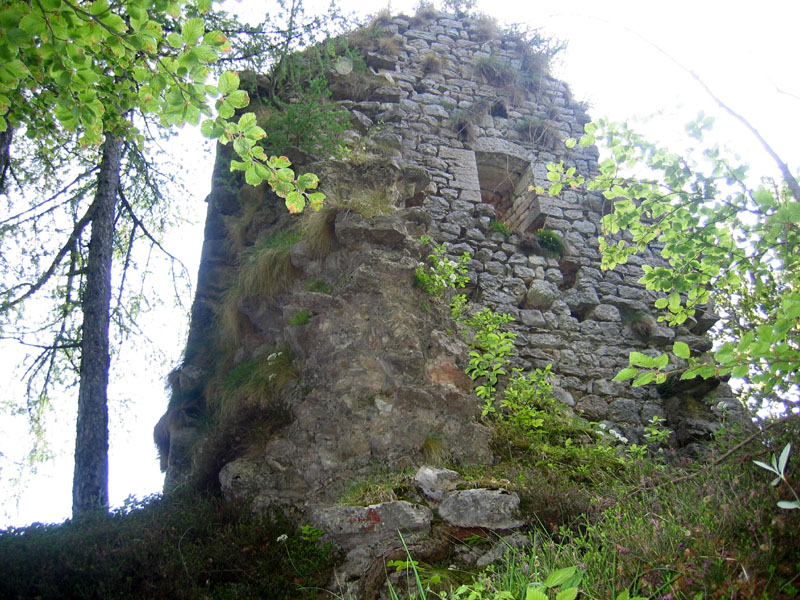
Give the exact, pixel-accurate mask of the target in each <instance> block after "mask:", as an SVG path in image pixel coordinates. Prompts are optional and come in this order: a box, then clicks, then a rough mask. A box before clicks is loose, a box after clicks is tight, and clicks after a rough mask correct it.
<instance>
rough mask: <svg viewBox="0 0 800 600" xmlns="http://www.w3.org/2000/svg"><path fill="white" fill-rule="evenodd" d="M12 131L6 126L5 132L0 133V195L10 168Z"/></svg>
mask: <svg viewBox="0 0 800 600" xmlns="http://www.w3.org/2000/svg"><path fill="white" fill-rule="evenodd" d="M13 138H14V130H13V129H12V128H11V125H8V127H7V128H6V130H5V131H0V193H2V192H5V190H6V177H7V176H8V169H9V167H10V166H11V140H12V139H13Z"/></svg>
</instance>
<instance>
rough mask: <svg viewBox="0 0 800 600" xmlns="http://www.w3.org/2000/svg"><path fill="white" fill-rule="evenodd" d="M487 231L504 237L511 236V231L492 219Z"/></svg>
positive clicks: (500, 222) (506, 226) (503, 224)
mask: <svg viewBox="0 0 800 600" xmlns="http://www.w3.org/2000/svg"><path fill="white" fill-rule="evenodd" d="M489 229H491V230H492V231H496V232H497V233H502V234H503V235H504V236H505V237H508V236H510V235H511V230H510V229H509V228H508V225H506V224H505V223H503V222H502V221H495V220H494V219H492V221H491V222H490V223H489Z"/></svg>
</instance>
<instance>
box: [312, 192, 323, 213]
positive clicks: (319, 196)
mask: <svg viewBox="0 0 800 600" xmlns="http://www.w3.org/2000/svg"><path fill="white" fill-rule="evenodd" d="M324 200H325V194H323V193H322V192H314V193H313V194H309V195H308V202H309V204H311V208H313V209H314V210H319V209H321V208H322V203H323V202H324Z"/></svg>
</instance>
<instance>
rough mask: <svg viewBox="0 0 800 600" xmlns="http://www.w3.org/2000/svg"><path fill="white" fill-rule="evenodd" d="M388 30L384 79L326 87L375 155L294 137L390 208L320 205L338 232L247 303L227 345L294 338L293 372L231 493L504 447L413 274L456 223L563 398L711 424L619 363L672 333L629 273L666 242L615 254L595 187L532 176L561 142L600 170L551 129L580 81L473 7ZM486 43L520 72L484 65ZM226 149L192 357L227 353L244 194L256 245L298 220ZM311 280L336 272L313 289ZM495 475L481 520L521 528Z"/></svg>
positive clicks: (225, 470) (595, 416)
mask: <svg viewBox="0 0 800 600" xmlns="http://www.w3.org/2000/svg"><path fill="white" fill-rule="evenodd" d="M383 31H385V32H387V33H388V34H394V35H395V40H396V41H397V42H398V46H399V50H398V52H397V54H396V55H394V56H383V55H378V54H372V53H368V54H367V56H366V62H367V64H368V65H371V66H372V67H373V69H374V70H375V71H377V72H378V73H379V74H380V75H381V76H382V77H383V78H384V79H385V84H382V85H380V86H378V87H373V88H372V91H371V92H370V93H369V95H368V97H358V96H357V95H355V94H354V93H351V92H352V88H353V86H348V85H347V83H348V80H347V77H348V75H333V76H332V77H333V80H334V81H333V85H332V89H333V90H334V95H335V97H336V98H337V100H338V101H339V103H340V105H341V106H342V107H343V108H345V109H347V110H348V111H349V112H350V114H351V116H352V124H353V130H352V131H351V132H350V133H349V135H350V137H351V138H352V139H361V140H363V141H364V147H365V148H366V151H365V152H366V155H365V156H363V157H360V158H359V160H358V161H355V160H353V161H350V162H346V161H345V162H343V161H334V160H329V161H316V162H314V161H313V160H312V159H310V158H308V157H302V156H293V155H292V153H291V152H290V151H288V150H287V153H288V154H290V157H291V158H292V159H293V160H294V163H295V165H294V166H295V167H296V168H297V169H298V171H312V172H314V173H317V174H318V175H319V176H320V179H321V181H322V182H323V189H324V191H326V193H327V194H328V195H329V197H330V198H331V199H333V198H340V199H342V198H349V197H351V196H354V195H358V194H359V193H362V194H363V192H364V191H365V190H366V191H367V192H369V193H370V194H379V195H381V197H382V198H383V199H384V200H386V201H387V202H388V205H389V207H390V208H389V210H382V211H378V214H376V215H367V216H364V215H363V214H359V212H358V211H356V210H348V209H344V208H340V209H339V210H338V211H337V210H331V211H330V212H328V213H326V215H327V216H326V219H327V220H326V221H325V228H327V229H326V231H325V232H323V233H325V235H327V236H328V238H326V239H327V246H326V248H325V251H324V252H323V251H320V249H319V247H318V246H314V245H313V244H312V242H311V241H310V240H308V239H305V240H302V241H300V242H298V243H296V244H295V245H294V246H292V248H291V249H290V251H289V254H288V256H289V260H290V261H291V267H290V270H291V273H292V278H291V281H289V282H288V283H287V284H286V285H285V286H284V287H282V288H281V289H276V290H275V292H274V293H272V292H270V293H269V294H267V295H264V296H259V295H256V296H250V297H245V298H242V299H241V300H240V301H239V302H238V304H237V306H236V308H237V318H238V320H239V322H240V323H241V324H242V328H243V331H244V333H243V335H242V337H241V339H240V340H238V341H237V347H236V348H235V358H234V363H236V364H241V363H242V362H243V361H246V360H247V359H250V358H253V357H255V356H258V355H259V354H261V353H264V352H265V351H272V349H275V348H278V347H280V346H282V345H286V346H288V347H289V348H291V351H292V352H293V353H294V355H295V356H296V359H295V367H296V368H297V370H298V371H299V373H300V376H299V377H300V384H299V386H296V387H295V391H294V393H292V394H286V395H285V397H284V398H283V401H284V402H285V404H286V407H285V408H286V411H287V413H288V415H289V418H288V420H287V423H286V424H285V425H281V426H280V427H278V428H277V430H276V431H271V432H270V434H269V435H268V436H265V437H266V439H262V440H260V441H258V442H257V443H254V444H252V445H251V446H250V447H248V448H246V449H244V450H242V451H241V452H238V456H236V457H233V458H232V459H231V460H227V461H226V464H224V466H223V467H222V468H221V471H220V473H219V481H220V483H221V486H222V489H223V491H224V492H225V494H227V495H228V496H231V497H241V498H248V499H251V500H252V501H253V506H254V507H260V508H264V507H266V506H270V505H273V504H275V503H289V504H292V505H295V506H300V505H311V504H314V505H316V504H319V503H323V504H324V503H330V502H331V501H333V500H335V499H336V498H337V497H338V495H339V494H340V493H341V491H342V490H343V488H344V487H345V485H346V484H347V483H348V482H352V481H356V480H359V479H363V478H364V477H366V476H367V475H368V474H370V473H372V472H374V471H375V470H376V469H379V468H392V469H400V468H405V467H410V466H415V465H419V464H422V463H423V462H424V457H425V456H426V455H427V454H429V453H431V452H436V453H437V454H439V455H440V456H446V457H448V458H450V459H451V460H452V461H453V462H455V463H458V462H462V463H479V464H480V463H491V461H492V460H493V458H492V453H491V451H490V447H489V440H490V431H489V430H488V429H487V427H485V426H484V425H483V424H481V423H480V421H479V414H480V412H479V401H478V399H477V398H476V397H474V396H473V395H472V393H471V382H470V380H469V378H468V377H467V376H466V375H464V371H463V369H464V367H465V366H466V365H465V361H466V358H467V350H468V348H467V346H466V345H465V344H464V343H463V342H461V341H459V340H458V339H456V338H455V337H454V336H453V335H451V334H450V333H449V332H448V329H452V328H454V324H453V322H452V321H450V320H449V314H448V312H447V311H446V310H445V309H444V307H442V306H439V305H438V304H437V303H436V302H434V301H432V300H431V299H430V298H429V297H427V296H426V295H425V294H424V293H423V292H422V291H421V290H419V289H417V288H415V287H414V285H413V282H414V271H415V269H416V268H417V266H418V265H419V264H420V261H422V260H424V258H425V256H426V255H427V254H428V252H429V249H426V248H424V247H422V246H421V245H420V243H419V237H420V235H421V234H423V233H426V234H428V235H429V236H431V237H432V238H433V239H434V241H435V242H437V243H445V244H446V246H447V249H448V254H449V256H450V257H452V258H453V259H457V258H458V257H459V256H461V255H462V254H463V253H464V252H469V253H470V254H471V256H472V260H471V261H470V263H469V268H470V276H471V279H472V285H471V287H470V288H469V289H468V291H469V293H470V296H471V298H472V299H473V300H475V301H476V302H479V303H481V304H482V305H486V306H489V307H491V308H493V309H494V310H496V311H499V312H504V313H508V314H510V315H512V316H513V317H514V318H515V319H516V321H515V322H514V323H513V324H512V328H513V329H514V330H515V331H516V333H517V334H518V337H517V340H516V347H517V356H516V357H515V359H514V360H515V366H519V367H522V368H525V369H530V368H535V367H540V368H541V367H544V366H545V365H549V364H552V365H553V373H554V374H555V378H556V381H555V383H556V386H555V388H554V389H555V393H556V396H557V397H558V398H559V399H560V400H562V401H563V402H564V403H565V404H566V405H567V406H570V407H575V410H576V412H578V413H579V414H583V415H584V416H585V417H586V418H587V419H590V420H596V421H605V422H607V425H608V426H609V427H611V426H613V427H614V428H615V430H619V431H621V433H622V434H624V436H626V437H627V438H628V439H629V440H630V441H631V442H638V441H640V440H641V436H642V433H643V424H644V423H646V421H647V420H648V419H650V418H651V417H652V416H654V415H656V416H659V417H665V418H667V420H668V422H667V423H666V425H667V426H668V427H670V428H672V429H674V430H676V431H679V432H680V439H677V440H675V441H676V442H678V443H680V444H682V445H689V444H692V443H693V442H695V441H698V440H702V439H703V438H705V437H707V436H708V435H709V433H710V432H711V431H712V430H713V429H714V427H715V423H716V420H717V419H716V417H715V416H714V415H713V414H712V412H711V408H710V407H711V406H712V403H711V402H710V401H709V400H706V399H703V396H698V395H697V394H693V393H692V392H691V391H682V392H680V394H678V396H676V395H674V394H673V396H671V397H666V398H662V396H661V395H659V393H658V392H657V391H656V389H655V386H649V387H641V388H632V387H631V386H630V385H629V384H628V383H619V382H614V381H612V379H613V377H614V375H615V374H616V373H617V372H618V371H619V370H620V369H621V368H622V367H624V366H627V363H628V354H629V352H630V351H632V350H637V351H640V352H645V353H650V354H652V353H660V352H661V351H664V350H666V349H668V348H670V347H671V344H672V343H673V341H674V339H675V332H673V331H672V330H669V329H666V328H662V327H658V326H657V325H656V321H655V319H654V318H653V317H652V315H651V307H652V301H653V300H654V299H655V296H653V294H652V293H651V292H648V291H647V290H645V289H644V287H643V286H642V285H640V284H639V283H638V279H639V278H640V277H641V276H642V274H643V271H642V268H641V265H642V264H644V263H649V264H658V259H657V258H656V256H655V255H653V254H652V253H646V254H645V255H644V256H643V257H632V259H631V261H630V263H629V264H627V265H621V266H619V267H618V268H617V269H615V270H614V271H612V272H602V271H601V270H600V268H599V264H600V255H599V251H598V238H597V236H598V235H599V234H600V220H601V217H602V215H603V213H604V212H605V211H607V210H608V209H609V206H608V201H606V200H604V199H603V198H602V197H601V196H597V195H594V194H592V193H588V192H583V191H573V190H565V191H563V192H562V193H561V194H560V195H558V196H557V197H555V198H551V197H549V196H545V195H542V196H539V195H537V194H536V193H535V192H533V191H530V189H531V187H532V186H542V187H544V188H547V187H548V186H549V185H550V182H549V181H548V180H547V170H546V164H547V163H548V162H550V161H564V163H565V164H567V165H568V166H574V167H575V168H576V169H577V172H578V173H580V174H582V175H585V176H587V177H588V176H591V175H592V174H593V173H594V172H596V170H597V151H596V149H595V148H581V147H580V146H576V147H575V148H573V149H567V148H566V147H565V146H564V145H563V144H561V143H560V142H559V140H561V139H563V138H565V137H568V136H574V137H579V136H580V135H581V134H582V133H583V125H584V124H585V123H586V122H588V121H589V117H588V116H587V114H586V113H585V111H584V110H583V108H582V107H581V106H579V105H578V104H576V103H575V102H573V101H572V99H571V96H570V94H569V92H568V89H567V87H566V86H565V85H564V84H563V83H561V82H558V81H555V80H553V79H552V78H550V77H548V76H547V75H546V74H545V73H541V72H536V71H535V70H532V69H533V67H531V64H530V50H529V49H528V50H526V49H525V48H521V47H520V45H519V43H518V42H517V41H516V40H513V39H511V38H502V37H500V38H497V39H489V40H487V39H486V38H485V35H484V34H483V33H481V32H480V31H479V28H478V27H477V25H476V23H474V22H470V21H464V22H462V21H459V20H455V19H452V18H449V17H442V16H440V17H436V18H432V19H431V20H429V21H427V22H424V23H420V22H416V23H415V24H414V25H412V24H411V23H410V21H409V19H407V18H402V17H398V18H394V19H393V20H391V21H390V22H389V23H387V24H385V25H384V26H383ZM431 55H434V56H437V57H439V58H441V59H442V60H441V61H440V63H439V64H440V67H439V70H438V72H436V71H432V70H431V69H429V67H428V66H427V65H429V63H430V61H429V60H428V59H427V58H426V57H428V56H431ZM490 63H491V64H499V65H501V66H502V69H504V70H503V71H502V72H503V73H506V74H508V76H509V79H508V80H505V79H502V78H498V77H494V78H492V77H488V76H487V69H486V65H487V64H490ZM502 69H501V70H502ZM348 90H351V92H348ZM348 94H350V95H348ZM229 161H230V155H229V150H228V149H227V148H221V149H220V151H219V155H218V160H217V165H216V166H215V171H214V181H213V189H212V192H211V194H210V195H209V197H208V204H209V208H208V220H207V224H206V240H205V244H204V247H203V259H202V265H201V271H200V277H199V282H198V291H197V297H196V300H195V304H194V307H193V317H192V328H191V332H190V336H189V344H188V348H187V352H186V365H185V367H184V369H190V368H191V369H193V370H194V371H193V372H196V371H201V372H205V373H206V374H209V373H210V372H211V371H213V369H214V366H215V363H216V361H217V358H216V354H215V352H217V351H216V350H215V342H214V341H213V337H214V336H213V335H212V322H213V319H214V318H213V315H214V310H215V308H214V307H215V305H217V304H218V303H219V301H220V298H221V296H222V294H223V293H224V290H225V289H226V287H227V286H228V285H229V284H228V283H227V282H228V281H229V278H230V274H231V272H232V271H233V270H234V269H235V265H236V264H237V261H238V260H239V259H240V256H239V255H238V254H237V252H235V251H232V250H230V249H229V248H228V246H227V245H226V237H227V236H228V235H229V231H230V229H231V223H233V222H234V221H236V220H237V219H239V221H238V222H239V223H240V225H241V214H242V212H241V211H242V208H241V206H242V202H243V200H247V201H248V202H250V205H251V206H257V210H255V211H254V212H253V214H252V216H251V218H250V221H248V222H247V223H245V224H244V227H243V228H242V232H243V233H242V234H241V237H242V239H243V244H244V247H245V248H249V247H252V246H253V245H254V244H255V243H256V242H257V241H258V240H260V239H263V238H265V237H267V236H269V235H270V234H272V233H274V232H275V231H277V230H279V229H281V228H284V227H286V225H287V223H289V222H290V221H291V219H290V218H289V217H288V216H287V215H285V209H284V208H283V207H282V203H281V201H280V199H278V198H276V197H275V196H274V195H271V194H269V193H266V192H265V191H264V190H263V189H261V188H256V189H255V190H254V188H251V187H249V186H243V182H242V181H241V180H239V179H237V176H232V175H231V174H229V173H228V172H227V167H228V164H229ZM245 196H246V198H245ZM254 198H255V204H253V201H254ZM362 212H363V211H362ZM495 221H501V222H503V223H504V224H505V225H506V226H507V227H508V228H509V229H510V232H511V233H510V234H508V235H506V234H505V233H503V232H502V231H499V230H498V229H499V228H498V227H497V225H496V223H495ZM541 229H546V230H550V231H552V232H555V234H557V236H558V237H559V238H561V240H562V241H563V252H562V253H561V255H560V256H551V255H549V254H548V253H547V252H542V251H541V247H540V246H539V243H538V242H537V241H536V234H537V232H538V231H539V230H541ZM312 280H316V281H322V282H323V283H324V287H325V288H326V291H325V292H319V291H309V290H310V289H311V286H309V282H310V281H312ZM298 315H304V316H305V317H306V318H305V319H304V322H302V323H301V322H300V320H297V317H298ZM712 324H713V315H711V314H710V311H709V314H704V315H701V317H699V318H698V320H697V322H696V323H689V324H688V327H687V328H685V329H684V330H682V331H681V332H680V335H681V340H682V341H686V342H687V343H688V344H689V345H690V346H691V347H692V348H694V349H696V350H697V351H698V352H699V351H702V350H704V349H707V348H708V345H707V341H706V340H705V338H703V337H702V336H703V335H704V334H705V332H706V331H707V330H708V328H709V327H710V326H711V325H712ZM265 349H267V350H265ZM706 391H707V390H706ZM204 393H207V392H204V391H203V390H202V386H195V387H193V388H192V390H189V391H184V392H182V394H181V395H180V396H181V402H183V403H184V404H186V403H188V404H192V403H194V404H195V405H202V402H203V394H204ZM704 393H705V391H704ZM717 395H718V398H717V400H715V401H714V402H717V401H719V397H721V398H723V399H729V398H730V397H731V394H730V390H729V389H728V388H727V386H725V385H724V384H723V385H721V386H720V387H719V388H718V389H717ZM727 401H728V400H726V402H727ZM728 404H729V406H733V404H732V403H730V402H729V403H728ZM684 406H691V411H689V412H690V413H691V414H688V413H686V411H683V410H682V408H681V407H684ZM179 407H180V403H177V402H176V407H173V409H176V408H179ZM185 446H186V445H185V443H184V441H183V440H182V442H181V447H185ZM169 451H170V448H169V447H167V452H169ZM186 464H187V463H186V461H185V460H177V459H174V460H173V457H172V456H171V452H170V460H169V465H171V466H170V468H169V469H168V472H167V483H168V484H170V483H171V482H175V481H177V480H178V479H180V477H181V475H183V474H185V469H186ZM173 465H174V468H173ZM434 479H435V478H434ZM437 486H438V487H437ZM429 487H430V489H431V490H433V491H431V492H430V493H428V492H426V493H428V495H429V496H431V497H433V498H435V499H436V500H442V506H441V507H440V511H441V510H443V511H445V514H452V515H453V516H452V519H453V521H452V522H453V523H457V522H458V521H457V520H458V518H459V515H460V514H463V510H462V506H461V505H462V504H464V503H467V504H470V503H472V504H475V505H476V506H478V507H479V508H480V507H481V506H484V504H483V500H485V499H486V498H487V496H486V494H485V493H483V494H476V493H475V492H474V491H470V492H469V493H467V491H461V492H453V491H452V490H451V489H450V488H447V487H446V486H445V487H442V486H440V485H438V484H436V485H433V484H431V486H429ZM484 492H486V491H485V490H484ZM491 492H492V494H494V495H495V496H498V498H500V496H502V498H500V500H503V501H504V502H506V501H507V503H508V505H507V506H506V507H505V508H504V509H503V511H500V512H501V513H502V514H499V513H498V515H495V516H496V517H497V518H498V519H500V521H501V522H496V521H493V520H491V515H488V514H487V515H485V516H486V520H485V522H483V521H481V524H480V525H476V526H481V527H500V528H504V527H513V526H515V525H514V523H516V522H517V521H515V518H516V517H515V516H514V515H515V510H516V509H515V507H514V506H512V505H513V497H511V496H510V495H509V494H506V493H505V492H500V491H496V490H495V491H491ZM453 494H455V495H453ZM492 494H489V495H492ZM437 495H438V497H437ZM498 498H493V501H497V500H498ZM451 505H452V506H451ZM490 506H493V507H495V508H496V506H497V504H496V503H495V504H491V505H490ZM448 511H449V512H448ZM484 512H485V511H484ZM445 514H442V516H443V517H445ZM501 517H502V518H501ZM445 518H449V517H445Z"/></svg>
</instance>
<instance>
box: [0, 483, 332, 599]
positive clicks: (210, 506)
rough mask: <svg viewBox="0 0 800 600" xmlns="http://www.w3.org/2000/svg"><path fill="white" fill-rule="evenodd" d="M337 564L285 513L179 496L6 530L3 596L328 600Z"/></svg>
mask: <svg viewBox="0 0 800 600" xmlns="http://www.w3.org/2000/svg"><path fill="white" fill-rule="evenodd" d="M282 535H286V536H287V537H286V540H285V541H283V542H279V541H278V538H279V537H280V536H282ZM334 559H335V556H334V552H333V551H332V549H331V548H330V546H326V545H323V544H319V543H314V542H310V541H307V540H305V539H304V538H303V537H302V536H301V535H300V534H299V532H298V531H297V530H296V529H295V527H294V526H293V525H292V524H291V523H290V522H289V521H288V520H286V519H284V518H282V517H280V516H278V515H275V516H272V517H262V516H257V515H253V514H252V513H251V512H250V511H249V510H246V509H244V507H242V506H236V505H232V504H229V503H227V502H225V501H223V500H221V499H218V498H213V497H208V496H204V497H198V496H188V495H179V494H175V495H173V496H170V497H168V498H158V497H151V498H148V499H147V500H146V501H144V502H138V503H135V504H134V505H133V506H129V507H128V508H127V509H126V510H120V511H117V512H114V513H112V514H110V515H102V516H94V517H90V518H87V519H85V520H83V521H81V522H79V523H76V522H70V521H67V522H66V523H63V524H60V525H41V524H36V525H32V526H30V527H25V528H19V529H13V528H12V529H8V530H5V531H0V564H2V566H3V574H2V577H0V597H2V598H41V599H42V600H47V599H62V598H114V599H127V598H130V599H140V598H175V599H183V598H185V599H201V598H219V599H222V598H254V599H255V598H316V597H325V596H324V595H323V594H318V593H317V592H316V591H313V590H314V589H318V588H320V587H322V586H324V584H325V583H326V580H327V577H328V576H329V574H330V572H331V569H332V566H333V563H334Z"/></svg>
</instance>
